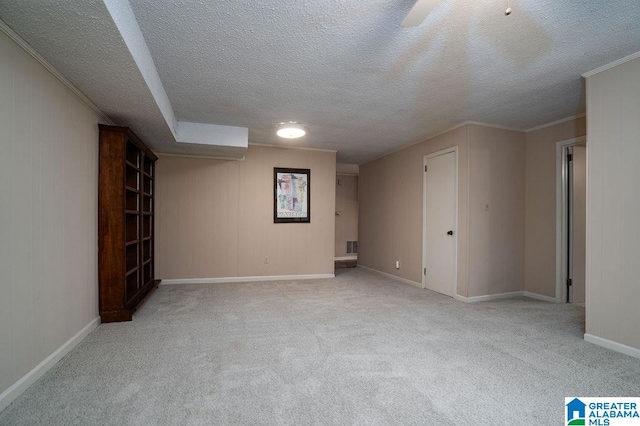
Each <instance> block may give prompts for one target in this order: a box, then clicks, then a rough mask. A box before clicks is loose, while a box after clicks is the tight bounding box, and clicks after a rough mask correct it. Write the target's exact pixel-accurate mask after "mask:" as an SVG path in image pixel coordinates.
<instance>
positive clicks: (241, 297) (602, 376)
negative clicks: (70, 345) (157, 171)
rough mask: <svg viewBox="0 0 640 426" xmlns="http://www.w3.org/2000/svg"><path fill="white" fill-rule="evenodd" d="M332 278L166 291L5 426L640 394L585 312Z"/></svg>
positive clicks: (374, 419) (541, 417)
mask: <svg viewBox="0 0 640 426" xmlns="http://www.w3.org/2000/svg"><path fill="white" fill-rule="evenodd" d="M338 273H339V275H338V276H337V277H336V278H335V279H327V280H315V281H281V282H266V283H243V284H238V283H233V284H215V285H189V286H162V287H160V289H159V290H158V291H157V292H156V293H155V295H154V296H153V297H152V298H151V299H150V300H149V301H148V302H147V303H146V304H145V305H144V307H143V308H142V309H141V310H140V311H139V312H138V314H137V315H136V316H135V317H134V321H133V322H130V323H119V324H103V325H101V326H100V327H98V328H97V329H96V330H95V331H94V332H93V333H91V334H90V335H89V336H88V337H87V338H86V339H85V340H84V341H83V342H82V343H81V344H80V345H79V346H78V347H77V348H75V349H74V350H73V351H72V352H70V353H69V354H68V355H67V356H66V357H65V358H64V359H63V360H62V361H60V362H59V363H58V364H57V365H56V366H55V367H54V368H52V369H51V370H50V371H49V372H48V373H47V374H46V375H45V376H44V377H42V378H41V379H40V380H39V381H38V382H37V383H35V384H34V385H33V386H31V387H30V388H29V389H28V390H27V391H26V392H25V393H24V394H23V395H22V396H20V397H19V398H18V399H17V400H16V401H15V402H14V403H13V404H11V405H10V406H9V407H8V408H7V409H6V410H5V411H3V412H2V413H0V424H2V425H13V424H24V425H35V424H43V425H71V424H78V425H86V424H113V425H155V424H181V425H182V424H184V425H191V424H193V425H196V424H218V425H232V424H246V425H257V424H270V425H311V424H325V425H332V424H334V425H352V424H359V425H388V424H407V425H408V424H416V425H471V424H473V425H477V424H482V425H484V424H492V425H502V424H505V425H507V424H509V425H514V424H546V425H551V424H560V423H561V422H562V420H563V416H564V414H563V413H564V411H563V409H564V397H565V396H638V395H640V362H639V361H638V360H637V359H634V358H631V357H627V356H625V355H621V354H618V353H615V352H611V351H608V350H606V349H603V348H600V347H598V346H594V345H591V344H588V343H585V342H584V341H583V340H582V334H583V321H584V320H583V316H584V314H583V311H582V310H580V309H579V308H575V307H573V306H570V305H556V304H551V303H545V302H540V301H536V300H532V299H526V298H517V299H511V300H501V301H495V302H481V303H476V304H464V303H462V302H457V301H454V300H453V299H451V298H448V297H445V296H441V295H439V294H436V293H432V292H430V291H427V290H420V289H417V288H413V287H411V286H408V285H406V284H403V283H398V282H395V281H392V280H389V279H387V278H383V277H380V276H377V275H374V274H371V273H369V272H367V271H364V270H362V269H347V270H341V271H338Z"/></svg>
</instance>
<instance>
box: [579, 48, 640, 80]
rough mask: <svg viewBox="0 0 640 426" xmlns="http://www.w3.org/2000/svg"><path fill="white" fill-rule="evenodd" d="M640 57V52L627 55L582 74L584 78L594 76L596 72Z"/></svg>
mask: <svg viewBox="0 0 640 426" xmlns="http://www.w3.org/2000/svg"><path fill="white" fill-rule="evenodd" d="M638 58H640V52H636V53H632V54H631V55H629V56H625V57H624V58H620V59H618V60H617V61H613V62H611V63H608V64H606V65H603V66H601V67H598V68H596V69H594V70H591V71H587V72H585V73H584V74H582V76H583V77H584V78H588V77H592V76H594V75H596V74H599V73H601V72H603V71H606V70H610V69H611V68H614V67H617V66H618V65H622V64H624V63H625V62H629V61H633V60H634V59H638Z"/></svg>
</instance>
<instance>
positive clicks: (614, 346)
mask: <svg viewBox="0 0 640 426" xmlns="http://www.w3.org/2000/svg"><path fill="white" fill-rule="evenodd" d="M584 341H585V342H589V343H593V344H594V345H598V346H602V347H603V348H607V349H611V350H612V351H616V352H620V353H623V354H625V355H629V356H632V357H634V358H640V349H637V348H632V347H631V346H627V345H623V344H622V343H618V342H614V341H613V340H608V339H603V338H602V337H598V336H594V335H593V334H587V333H585V335H584Z"/></svg>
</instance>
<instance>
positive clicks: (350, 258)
mask: <svg viewBox="0 0 640 426" xmlns="http://www.w3.org/2000/svg"><path fill="white" fill-rule="evenodd" d="M333 260H358V256H339V257H334V258H333Z"/></svg>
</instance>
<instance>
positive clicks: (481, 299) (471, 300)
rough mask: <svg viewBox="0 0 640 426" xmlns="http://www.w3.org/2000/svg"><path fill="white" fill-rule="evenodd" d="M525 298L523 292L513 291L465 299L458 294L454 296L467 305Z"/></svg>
mask: <svg viewBox="0 0 640 426" xmlns="http://www.w3.org/2000/svg"><path fill="white" fill-rule="evenodd" d="M519 296H523V292H522V291H511V292H509V293H497V294H485V295H482V296H471V297H464V296H460V295H459V294H456V295H455V296H453V298H454V299H456V300H459V301H461V302H465V303H475V302H486V301H488V300H500V299H510V298H512V297H519Z"/></svg>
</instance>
